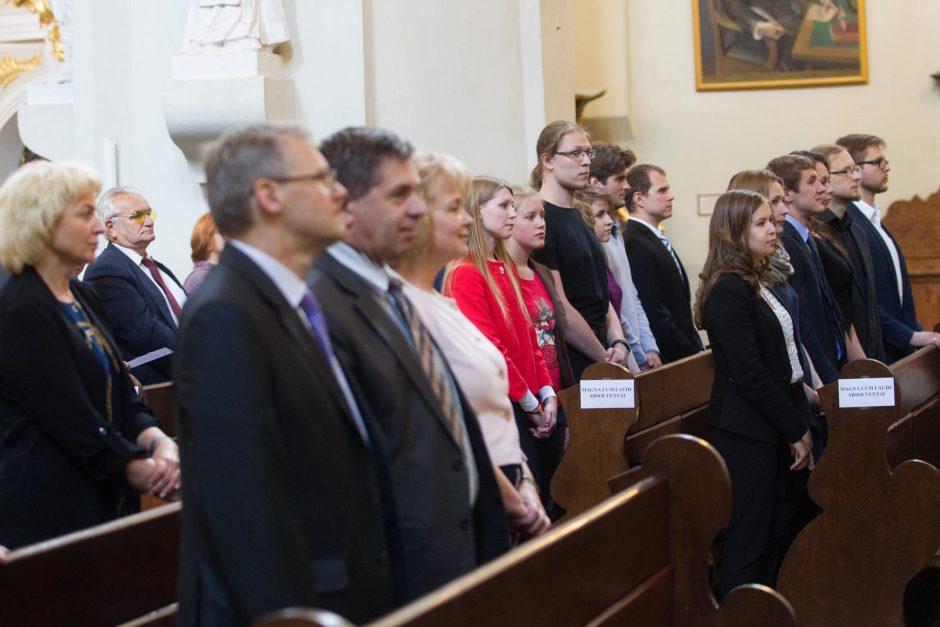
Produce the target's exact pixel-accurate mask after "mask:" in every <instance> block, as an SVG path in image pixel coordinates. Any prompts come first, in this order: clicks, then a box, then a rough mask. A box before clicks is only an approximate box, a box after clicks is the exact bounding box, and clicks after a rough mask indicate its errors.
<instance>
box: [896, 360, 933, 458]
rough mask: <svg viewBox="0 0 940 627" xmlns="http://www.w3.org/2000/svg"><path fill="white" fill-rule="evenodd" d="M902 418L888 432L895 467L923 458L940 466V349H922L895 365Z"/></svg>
mask: <svg viewBox="0 0 940 627" xmlns="http://www.w3.org/2000/svg"><path fill="white" fill-rule="evenodd" d="M891 371H892V372H893V373H894V376H895V379H896V380H897V387H898V390H900V392H899V398H898V408H899V412H900V415H901V419H900V420H899V421H898V422H897V423H895V424H894V425H892V427H891V429H890V430H889V431H888V440H887V457H888V463H889V465H890V466H891V468H895V467H896V466H897V465H898V464H900V463H901V462H904V461H906V460H908V459H922V460H924V461H926V462H929V463H931V464H932V465H934V466H937V467H938V468H940V350H938V349H937V348H934V347H932V346H928V347H925V348H921V349H920V350H918V351H917V352H916V353H914V354H912V355H909V356H907V357H905V358H904V359H902V360H901V361H898V362H896V363H894V364H893V365H892V366H891Z"/></svg>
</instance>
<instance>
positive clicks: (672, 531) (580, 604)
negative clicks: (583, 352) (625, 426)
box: [259, 436, 796, 627]
mask: <svg viewBox="0 0 940 627" xmlns="http://www.w3.org/2000/svg"><path fill="white" fill-rule="evenodd" d="M618 481H619V480H615V481H614V483H613V485H612V488H613V489H618V488H619V487H620V486H619V485H618V483H617V482H618ZM625 481H626V482H628V483H629V484H630V487H629V488H628V489H626V490H624V491H622V492H619V493H618V494H616V495H615V496H613V497H610V498H608V499H607V500H605V501H604V502H603V503H601V504H600V505H598V506H596V507H594V508H592V509H590V510H589V511H587V512H585V513H583V514H581V515H580V516H577V517H575V518H573V519H572V520H570V521H569V522H568V523H567V524H563V525H561V526H559V527H558V528H556V529H554V530H552V531H551V532H549V533H548V534H546V535H544V536H542V537H540V538H537V539H535V540H533V541H531V542H529V543H527V544H525V545H523V546H522V547H520V548H517V549H515V550H514V551H512V552H510V553H509V554H507V555H504V556H503V557H501V558H499V559H497V560H495V561H493V562H491V563H490V564H487V565H486V566H483V567H481V568H478V569H477V570H475V571H474V572H472V573H469V574H468V575H466V576H464V577H461V578H460V579H457V580H456V581H454V582H452V583H451V584H449V585H447V586H445V587H443V588H441V589H440V590H438V591H436V592H432V593H431V594H428V595H426V596H424V597H422V598H420V599H418V600H416V601H414V602H413V603H411V604H410V605H407V606H405V607H404V608H401V609H400V610H398V611H396V612H394V613H392V614H390V615H388V616H385V617H383V618H381V619H379V620H377V621H376V622H374V623H372V625H373V627H397V626H400V625H410V626H414V627H420V626H424V625H427V626H432V625H434V626H438V625H447V626H448V627H462V626H467V627H470V626H474V627H476V626H479V625H487V626H490V625H553V626H558V627H566V626H568V625H572V626H573V625H596V626H601V625H632V626H637V627H653V626H656V627H662V626H668V625H676V626H679V625H682V626H690V627H691V626H693V625H694V626H695V627H719V626H721V627H733V626H737V625H741V626H745V625H746V626H748V627H750V626H753V625H762V626H764V627H775V626H778V625H779V626H783V625H787V626H795V625H796V619H795V617H794V615H793V610H792V608H791V607H790V605H789V604H788V603H787V602H786V600H784V598H783V597H781V596H780V595H779V594H777V593H776V592H774V591H773V590H771V589H769V588H766V587H763V586H758V585H748V586H741V587H740V588H737V589H735V590H734V591H732V593H731V594H730V595H728V597H727V598H726V600H725V602H724V603H723V605H722V606H721V607H719V606H718V604H717V603H716V602H715V600H714V597H712V595H711V591H710V590H709V587H708V577H707V564H706V560H707V554H708V545H709V542H710V541H711V538H712V536H713V535H714V534H715V533H716V532H717V530H718V529H720V528H721V527H723V526H724V525H725V524H726V522H727V519H728V516H729V513H730V512H729V510H730V505H731V497H730V489H729V480H728V473H727V469H726V468H725V465H724V462H723V461H722V460H721V458H720V457H719V456H718V454H717V452H716V451H715V450H714V449H713V448H712V447H711V446H709V445H708V444H707V443H706V442H704V441H703V440H700V439H697V438H693V437H690V436H670V437H667V438H664V439H662V440H660V441H658V442H656V443H654V444H653V445H651V446H650V447H649V448H648V449H647V451H646V455H645V456H644V459H643V467H642V468H639V469H635V470H633V471H631V473H630V476H629V478H628V479H626V480H625ZM334 620H335V619H334ZM328 621H329V617H328V616H327V615H324V614H322V613H319V614H310V615H307V614H306V613H305V611H303V610H289V611H287V612H284V613H278V614H276V615H273V616H271V617H270V619H268V620H267V621H266V622H262V623H259V624H260V625H266V626H271V625H298V626H300V625H307V626H309V625H326V624H341V623H337V622H332V623H331V622H328Z"/></svg>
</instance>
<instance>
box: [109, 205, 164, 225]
mask: <svg viewBox="0 0 940 627" xmlns="http://www.w3.org/2000/svg"><path fill="white" fill-rule="evenodd" d="M111 218H112V219H114V218H125V219H127V220H133V221H134V222H136V223H137V224H143V223H144V222H146V221H147V218H150V221H151V222H153V221H154V220H156V219H157V212H156V211H155V210H154V209H153V208H152V207H147V208H146V209H138V210H137V211H135V212H134V213H132V214H130V215H126V216H122V215H115V216H111Z"/></svg>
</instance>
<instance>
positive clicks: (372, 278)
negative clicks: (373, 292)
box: [326, 242, 390, 294]
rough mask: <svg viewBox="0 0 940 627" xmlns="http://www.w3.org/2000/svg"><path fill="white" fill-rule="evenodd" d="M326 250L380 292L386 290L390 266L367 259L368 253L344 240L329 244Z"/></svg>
mask: <svg viewBox="0 0 940 627" xmlns="http://www.w3.org/2000/svg"><path fill="white" fill-rule="evenodd" d="M326 252H327V253H328V254H329V255H330V256H332V257H333V259H335V260H336V261H338V262H339V263H341V264H342V265H344V266H345V267H346V268H347V269H348V270H350V271H351V272H354V273H355V274H356V275H357V276H359V277H360V278H362V279H363V280H364V281H366V282H367V283H368V284H369V285H371V286H372V287H374V288H375V289H377V290H378V291H379V292H381V293H382V294H384V293H385V292H387V291H388V273H389V271H390V268H389V267H388V266H387V265H381V266H379V265H377V264H376V263H375V262H374V261H372V260H371V259H369V256H368V255H366V254H365V253H363V252H361V251H358V250H356V249H355V248H353V247H352V246H350V245H349V244H347V243H346V242H336V243H335V244H332V245H330V247H329V248H327V249H326Z"/></svg>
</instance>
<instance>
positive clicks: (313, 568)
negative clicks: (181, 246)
mask: <svg viewBox="0 0 940 627" xmlns="http://www.w3.org/2000/svg"><path fill="white" fill-rule="evenodd" d="M177 345H178V346H179V351H178V353H177V354H176V356H175V357H176V359H175V365H176V375H177V376H176V378H175V385H176V386H177V387H176V389H177V395H176V401H177V408H178V410H179V423H180V452H181V457H182V464H183V476H184V477H185V480H184V481H183V500H184V501H185V503H186V506H185V507H184V508H183V518H182V533H183V539H182V547H181V552H180V578H179V616H178V621H179V625H181V626H182V627H189V626H191V625H248V624H250V623H253V622H254V621H256V620H257V619H258V618H259V617H260V616H262V615H264V614H266V613H268V612H272V611H274V610H277V609H280V608H284V607H290V606H300V607H320V608H324V609H327V610H330V611H332V612H336V613H338V614H341V615H342V616H344V617H346V618H348V619H349V620H352V621H355V622H356V623H357V624H361V623H364V622H367V621H371V620H373V619H374V618H376V617H378V616H380V615H382V614H385V613H387V612H389V611H390V610H391V609H392V607H393V582H392V575H391V571H390V566H389V557H388V547H387V545H386V537H385V528H384V513H383V510H382V502H381V494H380V485H379V479H378V471H377V469H376V461H375V459H374V456H373V452H372V450H371V448H370V446H368V445H367V444H366V442H365V441H364V439H363V438H362V436H361V435H360V433H359V431H358V429H357V427H356V424H355V422H354V418H353V415H352V413H351V411H350V409H349V407H348V405H347V403H346V399H345V398H344V396H343V393H342V391H341V390H340V388H339V385H338V384H337V382H336V379H335V377H334V375H333V372H332V370H331V368H330V365H329V362H328V361H327V359H326V357H325V356H324V355H323V353H322V351H321V350H320V349H319V347H318V345H317V342H316V341H315V340H314V337H313V334H311V333H310V331H309V330H308V329H307V327H306V326H305V325H304V324H303V323H302V322H301V319H300V316H298V315H297V311H296V310H295V309H294V308H293V307H291V306H290V304H289V303H288V302H287V301H286V300H285V298H284V296H283V295H282V294H281V292H280V290H278V288H277V287H276V286H275V285H274V283H273V282H272V281H271V280H270V279H269V278H268V276H267V275H266V274H265V273H264V271H263V270H262V269H261V268H260V267H258V266H257V265H255V263H254V262H253V261H252V260H251V259H250V258H249V257H248V256H247V255H245V254H244V253H243V252H242V251H240V250H239V249H238V248H237V247H236V246H226V247H225V250H223V251H222V255H221V257H220V259H219V265H218V266H217V267H216V269H214V270H213V271H212V273H211V274H210V275H209V277H207V278H206V280H205V282H204V283H203V284H202V285H200V286H199V290H198V291H196V292H195V293H194V294H193V298H192V300H191V301H189V302H188V304H187V306H186V309H185V311H184V312H183V316H182V321H181V328H180V335H179V341H178V342H177Z"/></svg>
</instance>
